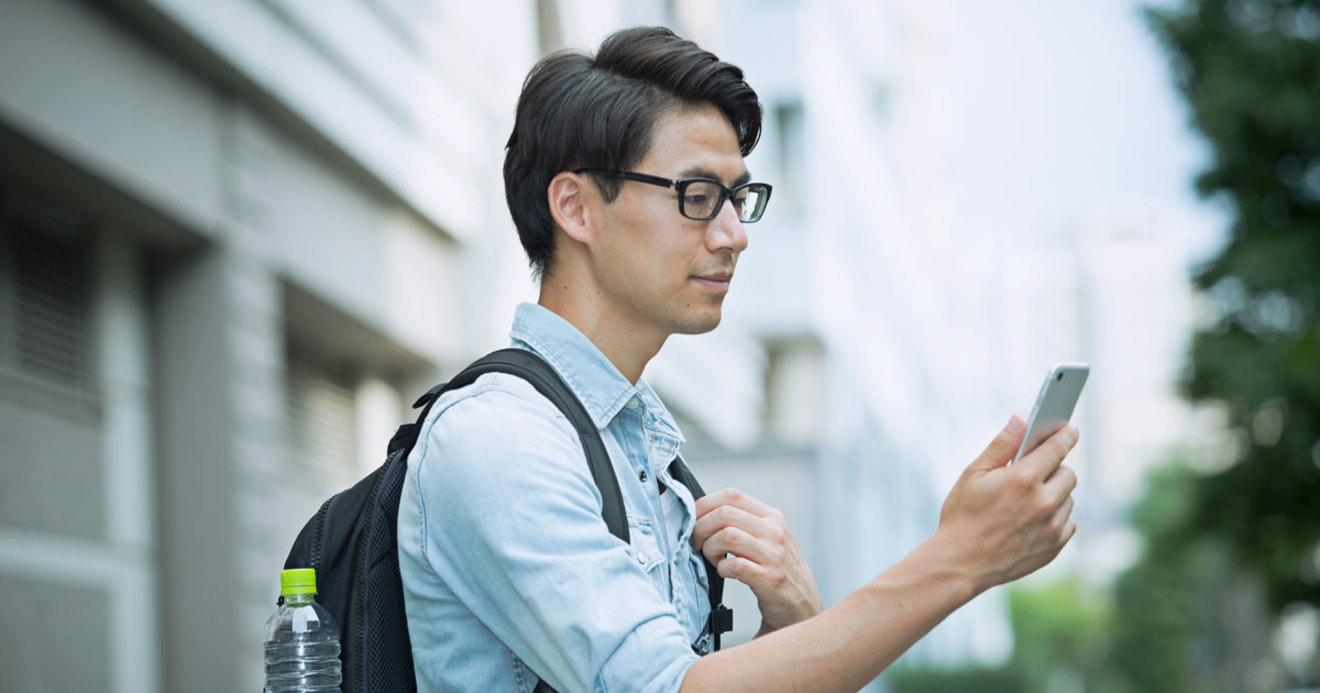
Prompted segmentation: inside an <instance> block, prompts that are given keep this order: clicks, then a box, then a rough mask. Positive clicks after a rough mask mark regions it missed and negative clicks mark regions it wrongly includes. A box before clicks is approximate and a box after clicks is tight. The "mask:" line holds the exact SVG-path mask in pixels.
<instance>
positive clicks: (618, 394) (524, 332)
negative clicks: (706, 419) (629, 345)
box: [509, 303, 678, 433]
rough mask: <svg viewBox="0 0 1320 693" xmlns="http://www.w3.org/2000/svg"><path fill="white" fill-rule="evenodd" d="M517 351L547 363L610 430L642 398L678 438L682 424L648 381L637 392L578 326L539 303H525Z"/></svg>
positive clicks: (517, 326) (516, 322) (516, 326)
mask: <svg viewBox="0 0 1320 693" xmlns="http://www.w3.org/2000/svg"><path fill="white" fill-rule="evenodd" d="M509 338H510V339H511V340H512V341H513V346H515V347H520V348H523V349H527V350H529V351H532V352H535V353H536V354H538V355H540V356H541V357H542V358H544V359H545V360H546V361H547V362H549V364H550V365H551V366H553V367H554V369H555V371H556V372H557V373H559V377H561V378H563V379H564V383H565V384H567V385H568V388H569V389H570V390H572V391H573V394H575V395H577V398H578V400H579V401H580V402H582V406H583V407H585V408H586V410H587V414H588V415H590V416H591V420H592V422H593V423H595V424H596V428H600V429H604V428H605V427H606V426H608V425H609V423H610V421H612V420H613V419H614V417H615V415H617V414H618V413H619V410H620V409H622V408H623V407H624V406H625V405H626V404H627V403H628V400H630V399H632V398H633V397H634V396H636V397H637V398H638V399H639V400H640V401H641V403H642V404H643V405H644V406H645V407H646V409H647V411H648V412H649V413H651V414H653V415H654V416H656V417H657V419H658V421H657V423H660V424H662V425H663V426H664V427H667V428H669V429H670V430H671V431H674V432H675V433H677V431H678V425H677V424H675V423H674V420H673V417H672V416H671V415H670V414H669V410H667V409H666V408H665V406H664V404H662V403H661V402H660V398H659V397H657V396H656V394H655V391H654V390H652V389H651V386H650V385H647V384H646V382H645V381H643V380H639V381H638V383H637V386H636V387H634V386H633V385H632V383H629V382H628V379H627V378H625V377H623V374H622V373H620V372H619V369H618V368H615V367H614V364H613V363H612V362H611V361H610V360H609V358H607V357H606V356H605V354H604V353H602V352H601V350H600V349H599V348H597V347H596V345H595V344H593V343H592V342H591V340H590V339H587V336H586V335H584V334H582V333H581V332H580V331H578V329H577V328H576V327H574V326H573V324H572V323H570V322H569V321H567V320H565V319H563V318H562V317H560V316H559V315H557V314H555V313H554V312H553V311H551V310H549V309H548V308H546V307H544V306H541V305H538V304H535V303H520V304H518V310H517V311H516V312H515V314H514V318H513V329H512V330H510V332H509Z"/></svg>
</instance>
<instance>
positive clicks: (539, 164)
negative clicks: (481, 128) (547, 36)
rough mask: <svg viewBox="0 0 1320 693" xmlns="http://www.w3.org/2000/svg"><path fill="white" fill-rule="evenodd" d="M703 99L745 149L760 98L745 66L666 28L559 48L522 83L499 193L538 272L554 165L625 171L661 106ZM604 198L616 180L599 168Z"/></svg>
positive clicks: (755, 128)
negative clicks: (589, 46) (592, 48)
mask: <svg viewBox="0 0 1320 693" xmlns="http://www.w3.org/2000/svg"><path fill="white" fill-rule="evenodd" d="M703 103H710V104H713V105H715V106H716V107H717V108H719V109H720V110H721V111H722V112H723V113H724V115H725V116H727V117H728V119H729V123H730V124H731V125H732V126H733V131H734V133H735V134H736V135H737V136H738V147H739V149H740V150H741V151H742V154H743V156H747V155H748V154H750V153H751V151H752V149H753V148H754V147H756V141H757V140H758V139H760V137H761V102H760V101H759V100H758V99H757V97H756V92H755V91H753V90H752V88H751V87H750V86H748V84H747V82H745V81H743V73H742V70H740V69H738V68H737V67H736V66H734V65H730V64H729V63H726V62H722V61H720V59H719V58H717V57H716V56H715V55H714V54H712V53H710V52H709V51H706V50H703V49H702V48H701V47H700V46H698V45H697V44H695V43H693V42H691V41H688V40H686V39H683V38H680V37H679V36H677V35H675V34H674V32H672V31H670V30H669V29H666V28H664V27H638V28H634V29H625V30H623V31H618V32H615V33H614V34H612V35H610V37H609V38H607V39H605V42H604V43H602V44H601V46H600V50H599V51H598V52H597V53H596V55H595V57H594V58H593V57H591V56H588V55H585V54H583V53H580V52H576V51H561V52H558V53H555V54H552V55H549V56H547V57H545V58H544V59H542V60H541V61H540V62H539V63H537V64H536V66H535V67H533V68H532V71H531V72H530V73H528V75H527V80H526V81H525V82H523V88H522V95H521V96H519V98H518V112H517V116H516V118H515V120H514V124H513V133H512V134H511V135H509V143H508V145H507V147H506V154H505V157H504V196H505V198H506V199H507V201H508V203H509V212H510V213H511V214H512V215H513V223H514V225H515V226H516V227H517V228H518V237H519V239H521V240H522V244H523V249H524V250H526V251H527V259H528V260H529V261H530V263H531V266H532V272H533V275H534V276H535V277H536V278H538V279H539V278H540V277H541V275H542V273H543V272H544V270H545V267H546V265H547V263H548V262H549V260H550V256H551V253H552V251H553V248H554V228H555V223H554V219H553V218H552V217H551V216H550V204H549V201H548V198H547V190H548V188H549V186H550V180H551V179H552V178H554V177H555V175H557V174H558V173H560V172H561V171H572V170H575V169H578V168H583V167H593V168H603V169H611V170H628V169H630V168H631V167H633V166H634V165H636V164H637V163H638V162H639V161H641V160H642V159H643V158H644V157H645V156H646V153H647V151H648V150H649V149H650V147H651V133H652V130H653V127H654V125H655V122H656V120H657V119H658V118H659V117H660V116H661V115H663V114H664V113H665V112H666V111H669V110H671V109H676V108H682V107H686V106H694V105H699V104H703ZM596 184H597V185H598V186H599V187H600V190H601V194H602V195H603V196H604V197H605V200H606V201H612V200H613V199H614V198H615V196H617V195H618V194H619V181H617V180H615V179H612V178H602V177H596Z"/></svg>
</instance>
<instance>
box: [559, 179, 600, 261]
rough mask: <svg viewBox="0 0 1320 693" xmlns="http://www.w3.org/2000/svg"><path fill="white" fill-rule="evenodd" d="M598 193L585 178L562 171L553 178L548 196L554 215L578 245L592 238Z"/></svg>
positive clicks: (566, 233)
mask: <svg viewBox="0 0 1320 693" xmlns="http://www.w3.org/2000/svg"><path fill="white" fill-rule="evenodd" d="M594 192H595V190H594V189H593V188H591V187H590V186H589V184H588V183H587V178H586V177H585V176H582V175H579V174H576V173H571V172H569V171H562V172H560V173H559V174H558V175H556V176H555V177H554V178H551V179H550V186H549V188H548V189H547V190H546V197H547V199H548V201H549V202H550V216H551V217H553V218H554V220H555V224H556V225H558V226H559V228H560V229H562V230H563V232H564V234H565V235H567V236H568V237H569V238H571V239H573V240H575V241H577V242H578V243H588V242H590V241H591V235H592V222H593V221H594V219H593V217H592V209H593V208H592V202H593V198H594V197H597V196H594V195H593V193H594Z"/></svg>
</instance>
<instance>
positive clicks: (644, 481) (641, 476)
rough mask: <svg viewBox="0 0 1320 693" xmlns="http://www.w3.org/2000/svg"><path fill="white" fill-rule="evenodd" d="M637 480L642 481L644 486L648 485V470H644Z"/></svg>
mask: <svg viewBox="0 0 1320 693" xmlns="http://www.w3.org/2000/svg"><path fill="white" fill-rule="evenodd" d="M637 478H638V479H641V480H642V483H643V484H644V483H646V479H647V476H646V470H645V469H643V470H642V471H641V473H640V474H638V475H637Z"/></svg>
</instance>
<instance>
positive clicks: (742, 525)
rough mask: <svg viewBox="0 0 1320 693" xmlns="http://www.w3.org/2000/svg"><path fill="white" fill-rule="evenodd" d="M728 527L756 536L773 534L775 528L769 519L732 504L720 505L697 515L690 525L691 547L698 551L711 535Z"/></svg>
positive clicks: (771, 535)
mask: <svg viewBox="0 0 1320 693" xmlns="http://www.w3.org/2000/svg"><path fill="white" fill-rule="evenodd" d="M728 527H737V528H738V529H740V530H742V531H743V532H745V533H747V534H751V535H754V536H758V537H773V536H774V535H775V529H774V527H773V526H772V525H771V523H770V521H769V520H766V519H765V518H762V517H758V516H756V515H753V514H752V513H750V512H748V511H746V510H744V509H742V508H739V507H737V506H734V505H721V506H719V507H717V508H714V509H712V510H710V511H708V512H707V513H706V514H705V515H700V516H698V518H697V521H696V523H695V524H693V525H692V546H693V548H695V549H697V550H698V551H700V550H703V547H704V546H705V544H706V542H708V541H710V539H711V537H713V536H715V535H716V534H717V533H718V532H720V531H721V530H723V529H725V528H728ZM712 562H714V561H712Z"/></svg>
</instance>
